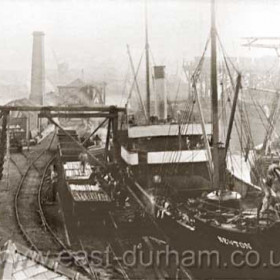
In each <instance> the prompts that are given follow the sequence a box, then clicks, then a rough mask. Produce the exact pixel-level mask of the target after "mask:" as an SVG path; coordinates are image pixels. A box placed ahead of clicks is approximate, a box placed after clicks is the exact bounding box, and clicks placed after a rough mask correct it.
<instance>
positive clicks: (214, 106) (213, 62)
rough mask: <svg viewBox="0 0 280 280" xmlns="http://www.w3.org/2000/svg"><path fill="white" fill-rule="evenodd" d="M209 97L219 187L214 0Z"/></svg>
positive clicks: (212, 8) (216, 181) (214, 157)
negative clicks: (210, 98) (210, 100)
mask: <svg viewBox="0 0 280 280" xmlns="http://www.w3.org/2000/svg"><path fill="white" fill-rule="evenodd" d="M211 97H212V123H213V163H214V176H213V184H214V187H215V188H219V187H220V185H219V184H220V181H219V115H218V90H217V44H216V22H215V0H211Z"/></svg>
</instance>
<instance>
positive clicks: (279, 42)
mask: <svg viewBox="0 0 280 280" xmlns="http://www.w3.org/2000/svg"><path fill="white" fill-rule="evenodd" d="M242 39H244V40H246V41H247V43H245V44H242V46H244V47H249V48H264V49H274V50H275V51H276V54H277V56H278V57H280V52H279V50H280V37H243V38H242ZM264 41H274V42H275V43H274V44H271V43H264Z"/></svg>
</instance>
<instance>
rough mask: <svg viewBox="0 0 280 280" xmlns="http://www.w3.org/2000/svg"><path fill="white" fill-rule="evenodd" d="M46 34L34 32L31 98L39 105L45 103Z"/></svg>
mask: <svg viewBox="0 0 280 280" xmlns="http://www.w3.org/2000/svg"><path fill="white" fill-rule="evenodd" d="M44 36H45V34H44V32H41V31H34V32H33V52H32V70H31V91H30V96H29V99H30V100H31V101H32V102H34V103H35V104H37V105H43V96H44V93H45V55H44Z"/></svg>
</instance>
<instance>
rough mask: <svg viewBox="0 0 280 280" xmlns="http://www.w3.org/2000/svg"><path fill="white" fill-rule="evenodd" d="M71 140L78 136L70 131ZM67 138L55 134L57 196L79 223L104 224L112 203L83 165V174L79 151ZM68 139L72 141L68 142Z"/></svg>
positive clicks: (89, 168)
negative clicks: (100, 222) (56, 144)
mask: <svg viewBox="0 0 280 280" xmlns="http://www.w3.org/2000/svg"><path fill="white" fill-rule="evenodd" d="M71 136H73V137H77V135H76V134H75V133H74V132H73V133H72V134H71ZM69 139H70V138H69V137H68V136H66V135H65V134H64V135H63V134H62V133H59V134H58V140H59V141H58V157H57V168H58V195H59V197H60V200H61V202H62V203H63V204H64V208H65V209H66V211H67V212H68V214H69V213H71V216H72V217H73V218H77V220H78V221H83V220H84V221H88V222H90V220H94V221H98V220H100V221H103V220H104V219H106V216H107V214H108V212H109V211H110V210H111V209H112V207H113V203H112V200H111V198H110V196H109V194H108V193H106V191H105V190H104V189H103V188H102V186H101V185H100V184H99V183H98V182H97V181H96V182H94V181H93V179H92V178H91V174H92V168H91V166H90V164H89V163H87V164H86V167H85V172H82V168H81V165H80V161H79V154H80V153H81V151H82V149H81V148H80V147H79V146H78V145H77V144H76V143H74V142H71V141H68V140H69ZM70 140H71V139H70Z"/></svg>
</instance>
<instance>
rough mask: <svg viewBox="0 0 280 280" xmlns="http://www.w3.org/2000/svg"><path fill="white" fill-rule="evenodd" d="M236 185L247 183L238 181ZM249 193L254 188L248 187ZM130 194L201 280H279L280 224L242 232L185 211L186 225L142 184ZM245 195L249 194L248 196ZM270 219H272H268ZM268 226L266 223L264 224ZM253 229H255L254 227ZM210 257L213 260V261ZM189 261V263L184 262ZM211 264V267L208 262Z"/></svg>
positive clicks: (132, 185) (184, 262)
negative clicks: (151, 195)
mask: <svg viewBox="0 0 280 280" xmlns="http://www.w3.org/2000/svg"><path fill="white" fill-rule="evenodd" d="M235 183H236V185H237V186H238V184H239V185H240V186H241V185H243V186H244V182H242V181H240V180H239V179H238V178H235ZM246 188H247V190H248V189H249V188H252V185H247V186H246ZM129 189H130V191H132V192H133V193H134V195H135V196H136V197H137V198H138V199H139V200H140V201H141V202H142V204H143V205H144V206H145V208H146V211H147V212H148V213H149V214H150V215H151V218H152V219H154V221H155V222H156V224H157V225H158V227H159V228H160V230H161V231H162V232H163V233H164V234H165V235H166V239H167V240H168V243H169V244H170V245H171V247H172V248H174V249H175V250H176V252H177V253H178V256H179V261H180V262H181V263H180V264H181V265H183V266H185V268H187V269H190V270H191V272H192V273H193V275H194V276H195V277H196V278H198V279H209V278H211V279H229V278H230V279H232V276H233V275H238V279H252V278H253V279H278V278H279V273H280V245H279V244H280V243H279V238H280V237H279V231H280V224H279V223H276V224H274V225H272V226H271V227H267V228H265V229H262V228H261V226H260V228H259V230H255V227H254V230H253V229H252V232H250V231H246V232H245V231H240V230H235V229H229V227H228V226H227V225H226V224H224V225H223V226H219V227H218V226H215V225H212V224H210V223H205V221H203V220H201V219H200V218H198V217H196V216H195V215H194V214H193V213H192V212H191V211H190V212H189V213H188V210H185V211H184V214H185V219H184V221H182V220H179V219H177V217H176V215H174V214H172V213H170V212H168V211H164V210H163V207H162V206H160V205H158V204H157V203H155V202H154V201H153V200H152V199H151V197H150V194H149V193H148V192H146V191H145V190H144V189H143V188H142V187H141V186H140V185H139V184H138V183H135V184H134V183H133V179H132V180H131V184H130V185H129ZM244 195H245V194H244ZM267 219H268V218H267ZM262 222H267V221H265V220H264V219H263V220H262V221H260V223H262ZM252 228H253V227H252ZM207 256H210V259H209V257H207ZM184 257H185V259H184ZM208 261H209V262H210V263H207V262H208Z"/></svg>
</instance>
